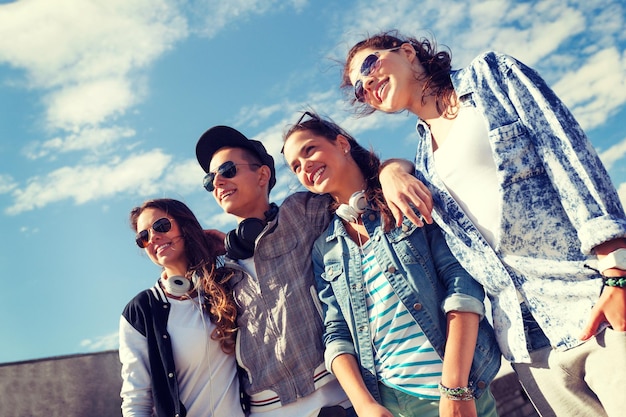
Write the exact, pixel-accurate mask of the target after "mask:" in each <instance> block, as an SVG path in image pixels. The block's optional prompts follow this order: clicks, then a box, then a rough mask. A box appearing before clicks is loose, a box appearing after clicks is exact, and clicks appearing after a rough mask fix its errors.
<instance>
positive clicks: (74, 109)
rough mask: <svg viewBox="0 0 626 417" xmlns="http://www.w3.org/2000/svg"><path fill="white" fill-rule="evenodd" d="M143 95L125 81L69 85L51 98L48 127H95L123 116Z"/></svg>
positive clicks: (49, 98)
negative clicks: (114, 117)
mask: <svg viewBox="0 0 626 417" xmlns="http://www.w3.org/2000/svg"><path fill="white" fill-rule="evenodd" d="M140 98H141V94H138V91H133V85H131V83H130V81H129V80H127V79H124V78H99V79H96V80H93V81H85V82H82V83H80V84H78V85H66V86H64V87H63V88H59V89H57V90H55V91H53V92H51V93H50V94H49V95H48V96H47V98H46V100H45V101H46V103H47V108H48V110H47V115H46V119H47V122H48V125H50V126H52V127H55V128H60V129H64V130H72V129H75V128H76V126H84V125H89V126H94V125H99V124H101V123H104V122H105V121H107V119H110V118H112V117H113V116H118V115H121V114H123V113H124V112H125V111H126V110H128V109H129V108H130V107H131V106H132V105H134V104H136V102H137V101H138V100H140Z"/></svg>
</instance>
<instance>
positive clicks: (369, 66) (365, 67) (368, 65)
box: [354, 46, 401, 103]
mask: <svg viewBox="0 0 626 417" xmlns="http://www.w3.org/2000/svg"><path fill="white" fill-rule="evenodd" d="M400 48H401V46H397V47H395V48H391V49H383V50H381V51H376V52H374V53H373V54H370V55H368V56H366V57H365V59H364V60H363V63H362V64H361V69H360V70H359V74H361V76H362V77H367V76H369V75H370V74H371V73H372V72H373V71H374V70H375V69H376V65H377V64H378V59H379V58H380V57H379V54H380V53H381V52H393V51H397V50H398V49H400ZM354 97H356V99H357V101H359V102H361V103H365V88H364V87H363V81H362V80H357V81H356V82H355V83H354Z"/></svg>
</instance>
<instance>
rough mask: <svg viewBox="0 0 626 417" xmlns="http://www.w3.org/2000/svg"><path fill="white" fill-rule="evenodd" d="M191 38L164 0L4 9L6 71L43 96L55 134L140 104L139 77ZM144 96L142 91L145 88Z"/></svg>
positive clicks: (28, 3)
mask: <svg viewBox="0 0 626 417" xmlns="http://www.w3.org/2000/svg"><path fill="white" fill-rule="evenodd" d="M186 35H187V27H186V21H185V19H184V18H183V17H182V16H181V15H180V14H179V12H178V10H176V9H174V8H173V7H172V6H170V5H169V4H168V2H167V1H164V0H133V1H127V0H109V1H106V2H102V1H99V0H55V1H54V2H50V1H47V0H22V1H19V2H15V3H10V4H8V5H3V6H2V7H0V63H6V64H8V65H10V66H12V67H15V68H19V69H23V70H24V71H25V73H26V75H27V80H26V83H27V86H28V87H29V88H31V89H41V90H43V91H44V92H45V93H46V94H47V96H46V97H45V99H44V103H46V104H47V105H48V109H47V111H46V113H47V115H48V117H47V119H48V122H49V123H50V128H51V129H58V128H61V129H72V128H73V127H75V126H81V125H83V124H96V123H101V122H102V121H104V120H106V119H107V118H109V117H111V116H114V115H118V114H120V113H122V112H124V111H126V110H127V109H128V108H129V106H131V105H133V104H135V103H136V102H137V100H138V98H137V97H135V96H136V95H137V94H138V91H137V85H136V83H137V73H136V71H137V70H139V69H142V68H145V67H146V66H147V65H148V64H150V63H152V62H153V61H154V60H155V59H156V58H157V57H159V56H160V55H162V54H163V53H164V52H165V51H167V50H168V49H170V48H172V46H173V45H174V44H175V42H176V41H178V40H180V39H181V38H183V37H184V36H186ZM139 90H141V89H140V88H139Z"/></svg>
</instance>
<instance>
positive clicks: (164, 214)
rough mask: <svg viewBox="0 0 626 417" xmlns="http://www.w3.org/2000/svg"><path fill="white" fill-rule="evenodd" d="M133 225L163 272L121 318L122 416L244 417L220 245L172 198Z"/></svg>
mask: <svg viewBox="0 0 626 417" xmlns="http://www.w3.org/2000/svg"><path fill="white" fill-rule="evenodd" d="M130 222H131V226H132V228H133V230H134V231H135V232H136V235H135V243H136V244H137V246H139V247H140V248H142V249H143V250H144V251H145V253H146V254H147V255H148V257H149V258H150V260H151V261H152V262H154V263H155V264H156V265H158V266H160V267H161V273H160V274H159V277H158V279H157V282H156V284H155V285H154V286H153V287H152V288H150V289H147V290H145V291H142V292H141V293H139V294H138V295H137V296H135V297H134V298H133V299H132V300H131V301H130V302H129V303H128V304H127V305H126V307H125V308H124V311H123V313H122V317H121V318H120V330H119V336H120V348H119V354H120V360H121V362H122V380H123V383H122V390H121V396H122V413H123V415H124V416H131V415H132V416H146V417H148V416H153V415H154V414H153V410H154V412H156V415H157V416H159V417H161V416H162V417H165V416H168V417H169V416H172V415H179V416H186V415H189V416H195V415H207V414H208V415H216V416H217V415H224V416H226V415H228V416H239V417H242V416H243V411H242V408H241V404H240V395H239V379H238V377H237V367H236V361H235V356H234V354H233V352H234V344H235V331H236V326H235V318H236V313H237V310H236V306H235V303H234V300H233V298H232V296H231V294H230V293H229V292H228V291H227V290H226V289H225V287H224V281H225V280H227V279H228V278H229V276H230V274H231V272H230V271H228V270H226V269H224V268H217V265H216V259H217V255H218V252H220V245H222V246H223V244H222V243H221V242H215V241H214V240H213V239H211V237H210V234H208V233H206V232H205V231H204V230H203V229H202V227H201V226H200V223H199V222H198V220H197V219H196V217H195V216H194V214H193V213H192V212H191V210H189V208H188V207H187V206H186V205H185V204H183V203H182V202H180V201H177V200H172V199H157V200H148V201H146V202H145V203H143V204H142V205H141V206H140V207H136V208H134V209H133V210H132V211H131V214H130ZM172 379H175V383H172Z"/></svg>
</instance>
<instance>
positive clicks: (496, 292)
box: [341, 31, 626, 417]
mask: <svg viewBox="0 0 626 417" xmlns="http://www.w3.org/2000/svg"><path fill="white" fill-rule="evenodd" d="M451 59H452V58H451V55H450V53H449V52H448V51H445V50H437V45H436V43H435V42H434V41H433V40H431V39H427V38H423V39H417V38H414V37H408V36H404V35H401V34H399V33H398V32H396V31H390V32H384V33H379V34H376V35H373V36H371V37H368V38H366V39H363V40H362V41H360V42H358V43H356V44H355V45H354V46H353V47H352V48H351V49H350V51H349V52H348V54H347V58H346V62H345V65H344V70H343V79H342V83H341V86H342V88H344V89H345V92H346V95H347V96H348V97H349V100H350V102H351V103H352V104H353V105H354V109H355V111H356V112H357V113H358V114H360V115H367V114H371V113H373V112H374V111H377V110H379V111H383V112H386V113H395V112H401V111H404V110H408V111H409V112H411V113H413V114H415V115H416V116H417V118H418V120H417V126H416V133H417V136H418V140H417V150H416V152H415V155H416V157H415V166H414V167H413V166H411V167H410V169H411V171H412V172H411V174H415V176H416V177H417V178H418V179H419V180H421V182H422V183H423V184H426V186H428V188H429V190H430V191H431V192H432V195H433V201H434V202H435V206H434V211H433V218H434V219H435V220H436V222H437V223H438V224H439V225H440V226H441V228H442V230H443V232H444V234H445V237H446V241H447V242H448V245H449V246H450V249H451V250H452V252H453V253H454V255H455V256H456V257H457V258H458V259H459V260H460V262H461V263H462V264H463V266H464V268H465V269H467V270H468V271H469V272H470V273H471V274H472V275H473V276H474V277H475V279H477V280H478V281H479V282H480V283H481V284H482V285H483V286H484V288H485V290H486V291H487V294H488V296H489V298H490V299H491V301H492V302H491V306H492V315H493V321H494V323H495V324H494V327H495V332H496V336H497V338H498V342H499V345H500V348H501V350H502V353H503V355H504V357H505V358H506V359H508V360H509V361H511V362H512V364H513V368H514V369H515V371H516V372H517V374H518V376H519V378H520V380H521V382H522V385H523V386H524V388H525V390H526V392H527V393H528V394H529V396H530V398H531V399H532V401H533V404H534V405H535V407H536V408H537V409H538V410H539V412H540V413H541V414H542V415H564V416H565V415H574V414H575V415H577V416H590V417H591V416H600V415H602V416H604V415H607V414H608V415H611V416H617V415H621V414H623V408H624V401H623V399H622V394H621V393H620V389H621V387H623V386H625V385H626V337H624V336H625V334H626V333H624V331H625V330H626V288H624V287H614V286H613V285H611V284H612V283H613V282H614V281H611V280H610V278H609V276H614V275H616V276H626V266H624V265H619V264H616V263H610V264H609V265H608V267H607V268H606V269H604V268H602V269H604V270H597V269H596V267H595V264H596V262H597V261H598V260H601V259H603V257H604V256H606V255H609V254H610V253H612V252H614V251H616V250H617V249H619V248H626V239H624V237H625V236H626V216H625V215H624V210H623V207H622V204H621V203H620V199H619V197H618V194H617V191H616V190H615V187H614V185H613V184H612V182H611V179H610V177H609V175H608V174H607V172H606V169H605V168H604V166H603V165H602V162H601V161H600V159H599V157H598V155H597V153H596V152H595V150H594V148H593V146H592V145H591V143H590V142H589V140H588V139H587V137H586V135H585V133H584V132H583V130H582V129H581V127H580V126H579V124H578V123H577V121H576V120H575V119H574V117H573V115H572V114H571V112H570V111H569V110H568V109H567V107H566V106H565V105H564V104H563V103H562V102H561V100H560V99H559V98H558V97H557V96H556V95H555V93H554V92H553V91H552V90H551V89H550V87H549V86H548V85H547V83H546V82H545V81H544V80H543V79H542V78H541V77H540V76H539V74H538V73H537V72H536V71H535V70H533V69H532V68H529V67H528V66H526V65H525V64H524V63H522V62H520V61H519V60H517V59H515V58H514V57H511V56H509V55H506V54H502V53H499V52H493V51H489V52H485V53H482V54H480V55H479V56H477V57H476V58H475V59H474V60H473V61H472V62H471V63H470V64H469V65H468V66H467V67H465V68H462V69H459V70H453V69H452V64H451ZM409 165H410V164H409ZM383 185H384V184H383ZM394 194H395V195H386V197H387V198H388V199H390V200H392V201H402V200H403V199H407V198H409V199H410V198H411V196H410V193H408V194H406V193H404V192H403V191H402V190H396V191H395V192H394ZM400 206H401V208H402V209H403V211H404V212H405V214H406V215H407V216H409V215H410V209H409V207H408V206H407V205H402V204H400ZM609 259H610V258H609ZM603 276H604V279H603ZM625 285H626V284H625ZM607 323H608V324H610V327H609V326H608V325H607ZM594 336H595V337H594ZM608 357H610V358H614V359H612V360H610V361H607V360H606V358H608ZM573 376H575V377H573ZM574 379H575V380H576V381H578V382H577V383H573V382H572V381H573V380H574Z"/></svg>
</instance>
